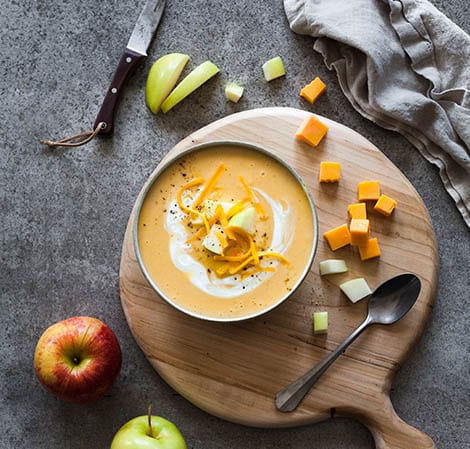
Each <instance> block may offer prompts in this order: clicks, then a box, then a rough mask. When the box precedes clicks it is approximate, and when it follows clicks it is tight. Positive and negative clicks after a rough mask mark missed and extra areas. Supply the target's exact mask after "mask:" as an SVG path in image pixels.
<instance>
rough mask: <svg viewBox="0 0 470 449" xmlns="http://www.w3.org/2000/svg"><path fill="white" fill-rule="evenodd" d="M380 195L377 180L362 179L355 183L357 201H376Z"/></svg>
mask: <svg viewBox="0 0 470 449" xmlns="http://www.w3.org/2000/svg"><path fill="white" fill-rule="evenodd" d="M379 196H380V182H379V181H362V182H360V183H359V184H358V185H357V199H358V201H371V200H374V201H377V200H378V199H379Z"/></svg>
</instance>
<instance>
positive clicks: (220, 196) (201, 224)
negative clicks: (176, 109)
mask: <svg viewBox="0 0 470 449" xmlns="http://www.w3.org/2000/svg"><path fill="white" fill-rule="evenodd" d="M134 216H135V219H134V228H133V239H134V247H135V252H136V257H137V261H138V264H139V267H140V269H141V270H142V272H143V274H144V276H145V278H146V280H147V281H148V283H149V284H150V286H151V287H152V289H153V290H154V291H155V292H156V293H157V294H158V296H160V297H161V298H162V299H163V300H165V301H166V302H167V303H168V304H170V305H171V306H173V307H175V308H176V309H178V310H180V311H181V312H183V313H185V314H187V315H189V316H192V317H196V318H199V319H203V320H209V321H218V322H234V321H241V320H246V319H252V318H255V317H257V316H260V315H262V314H265V313H267V312H268V311H271V310H273V309H274V308H276V307H277V306H279V305H280V304H281V303H283V302H284V301H286V300H287V299H288V298H289V297H290V296H291V295H292V294H293V293H294V292H295V290H296V289H297V288H298V287H299V285H300V284H301V283H302V281H303V280H304V278H305V277H306V275H307V274H308V272H309V271H310V269H311V266H312V263H313V260H314V256H315V253H316V249H317V243H318V221H317V215H316V211H315V206H314V203H313V200H312V197H311V195H310V193H309V190H308V188H307V186H306V185H305V183H304V182H303V180H302V179H301V177H300V176H299V175H298V174H297V173H296V172H295V170H294V169H293V168H292V167H291V166H290V165H289V164H287V163H286V162H285V161H283V160H282V159H281V158H280V157H278V156H277V155H276V154H275V153H273V152H271V151H269V150H267V149H265V148H262V147H260V146H258V145H253V144H251V143H249V142H240V141H212V142H207V143H204V144H200V145H195V146H193V147H190V148H188V149H186V150H184V151H183V152H181V153H179V154H177V155H175V156H174V157H172V158H167V160H165V161H164V162H162V163H161V164H160V165H159V166H158V167H157V169H156V170H155V171H154V173H153V174H152V175H151V177H150V178H149V180H148V181H147V183H146V185H145V186H144V188H143V189H142V191H141V193H140V195H139V198H138V200H137V203H136V209H135V215H134Z"/></svg>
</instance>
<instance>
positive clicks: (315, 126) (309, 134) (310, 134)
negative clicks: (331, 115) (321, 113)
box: [295, 115, 378, 198]
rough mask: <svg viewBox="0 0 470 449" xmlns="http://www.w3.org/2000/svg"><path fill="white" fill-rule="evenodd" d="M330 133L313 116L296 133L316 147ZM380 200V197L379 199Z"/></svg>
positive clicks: (296, 135) (298, 136) (298, 137)
mask: <svg viewBox="0 0 470 449" xmlns="http://www.w3.org/2000/svg"><path fill="white" fill-rule="evenodd" d="M327 131H328V126H326V125H325V124H324V123H323V122H321V121H320V120H318V119H317V118H316V117H315V116H314V115H311V116H310V117H309V118H308V119H307V120H305V121H304V122H303V123H302V125H301V126H300V127H299V129H298V130H297V132H296V133H295V137H297V139H299V140H302V141H303V142H305V143H307V144H309V145H311V146H314V147H316V146H317V145H318V144H319V143H320V142H321V140H322V139H323V137H325V134H326V133H327ZM377 198H378V197H377Z"/></svg>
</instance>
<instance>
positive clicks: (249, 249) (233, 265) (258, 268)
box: [176, 163, 289, 279]
mask: <svg viewBox="0 0 470 449" xmlns="http://www.w3.org/2000/svg"><path fill="white" fill-rule="evenodd" d="M225 170H227V167H226V165H225V164H224V163H221V164H219V166H218V167H217V168H216V170H215V171H214V172H213V173H212V175H211V176H210V178H209V179H208V180H207V181H206V180H205V179H204V178H203V177H196V178H194V179H192V180H191V181H189V182H187V183H186V184H184V185H183V186H182V187H181V188H180V189H179V191H178V193H177V197H176V200H177V203H178V206H179V207H180V208H181V210H182V211H183V212H185V213H186V214H188V215H189V217H190V220H189V222H188V223H189V224H190V226H191V227H192V226H199V227H198V228H197V230H196V231H195V232H194V234H193V235H192V236H191V237H190V238H188V239H187V240H186V243H187V244H191V245H200V244H201V243H197V242H199V241H200V240H201V239H203V237H204V236H205V237H204V239H203V243H202V245H203V248H206V249H207V250H209V251H212V249H211V248H212V247H218V248H219V249H218V250H217V253H216V254H213V255H212V260H213V262H214V263H216V266H215V268H212V271H213V272H214V273H215V274H216V275H217V276H219V277H222V276H226V275H235V274H239V273H240V272H241V273H240V278H241V279H246V277H247V276H251V275H255V274H257V273H262V272H274V271H276V266H265V264H264V265H263V264H262V260H263V259H265V258H273V259H277V260H279V261H280V262H281V263H283V264H285V265H289V260H288V259H287V258H286V257H285V256H284V255H282V254H280V253H277V252H275V251H270V250H263V248H258V247H257V244H256V239H255V233H254V232H253V231H252V225H250V226H251V227H249V226H247V227H244V226H243V225H242V224H241V223H242V222H240V221H238V222H237V225H236V226H230V225H229V222H230V220H231V219H232V218H233V217H234V216H236V215H237V214H240V213H244V211H245V210H247V209H248V208H249V207H251V208H252V207H254V208H255V210H256V213H257V216H258V219H260V220H266V219H268V216H267V215H266V213H265V211H264V209H263V206H262V204H261V203H260V201H259V200H258V198H257V196H256V194H255V192H254V191H253V189H252V188H251V187H250V185H249V184H248V183H247V182H246V180H245V179H244V178H243V176H240V177H239V179H240V182H241V184H242V186H243V188H244V190H245V191H246V194H247V197H245V198H242V199H241V200H239V201H236V202H234V200H232V202H233V204H230V203H220V202H219V203H217V200H219V199H220V189H219V187H217V183H218V181H219V179H220V178H221V176H222V175H223V173H224V172H225ZM201 185H202V188H201V187H199V186H201ZM195 188H197V189H195ZM190 189H193V192H189V190H190ZM197 191H198V193H197V194H196V193H195V192H197ZM194 197H196V199H195V200H193V201H192V204H191V205H190V206H189V205H188V200H191V199H192V198H194ZM205 200H207V202H205V203H203V202H204V201H205ZM195 217H197V218H198V220H194V218H195ZM214 226H216V227H215V228H214ZM247 230H249V231H250V232H248V231H247ZM209 234H210V235H209ZM207 239H209V243H205V242H207ZM211 239H212V240H211ZM214 239H216V240H215V241H214ZM207 245H209V246H207ZM212 245H214V246H212ZM194 248H197V246H195V247H194ZM198 251H199V250H198ZM213 252H214V251H213ZM208 270H209V268H208Z"/></svg>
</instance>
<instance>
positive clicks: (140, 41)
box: [93, 0, 165, 135]
mask: <svg viewBox="0 0 470 449" xmlns="http://www.w3.org/2000/svg"><path fill="white" fill-rule="evenodd" d="M164 7H165V0H147V3H146V4H145V6H144V9H143V10H142V12H141V13H140V16H139V18H138V20H137V23H136V24H135V26H134V30H133V31H132V34H131V37H130V39H129V42H128V43H127V47H126V49H125V50H124V53H123V54H122V56H121V59H120V60H119V64H118V66H117V68H116V71H115V72H114V75H113V78H112V80H111V84H110V86H109V88H108V91H107V93H106V96H105V98H104V101H103V104H102V106H101V109H100V111H99V112H98V115H97V117H96V120H95V124H94V127H93V128H94V129H97V127H98V125H99V124H100V123H101V127H100V128H99V130H98V131H97V132H98V134H101V135H106V134H108V135H110V134H112V132H113V120H114V113H115V112H116V108H117V105H118V102H119V98H120V96H121V91H122V88H123V87H124V84H125V83H126V81H127V79H128V78H129V76H130V75H131V73H132V72H133V71H134V70H135V68H136V67H137V66H138V64H139V63H140V62H141V61H142V60H143V59H144V58H145V57H146V56H147V49H148V47H149V45H150V42H151V41H152V38H153V35H154V34H155V31H156V30H157V27H158V24H159V22H160V19H161V17H162V15H163V9H164Z"/></svg>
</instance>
